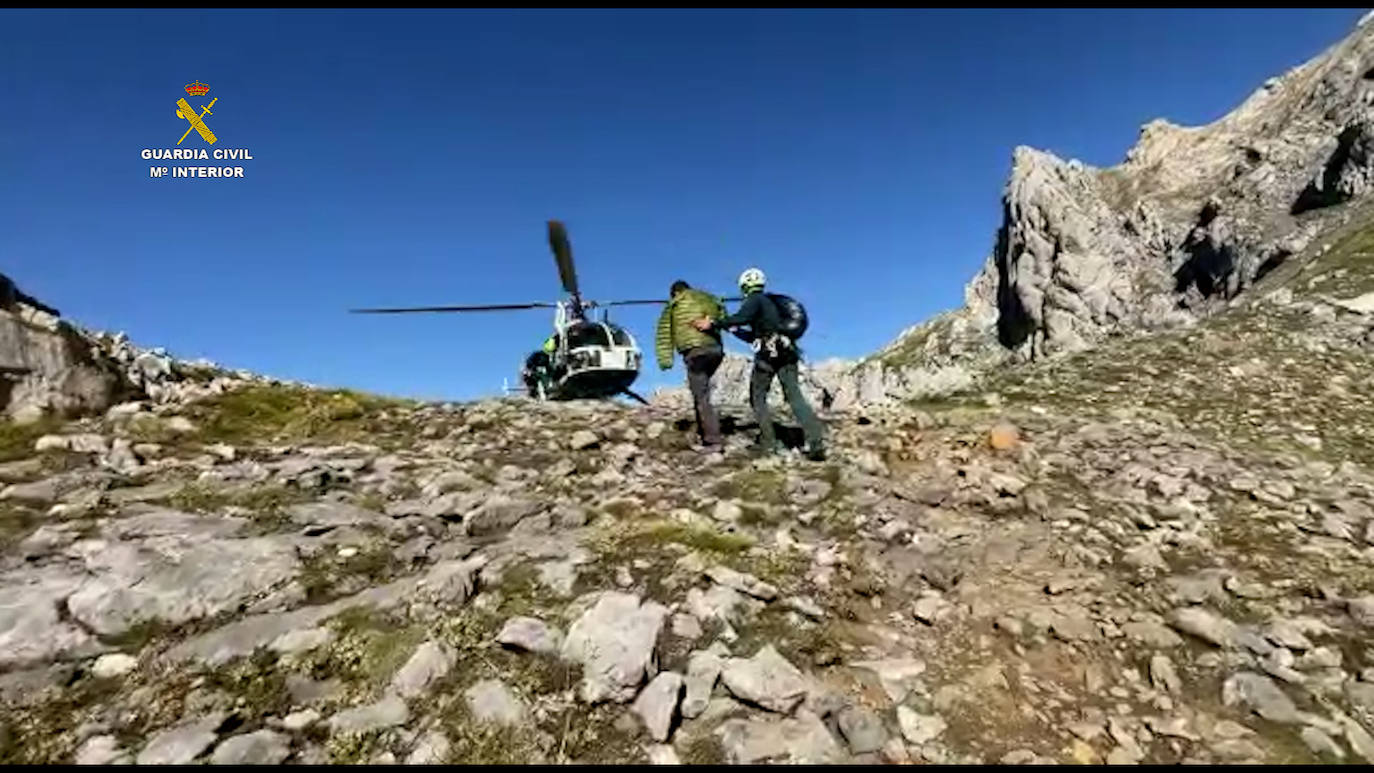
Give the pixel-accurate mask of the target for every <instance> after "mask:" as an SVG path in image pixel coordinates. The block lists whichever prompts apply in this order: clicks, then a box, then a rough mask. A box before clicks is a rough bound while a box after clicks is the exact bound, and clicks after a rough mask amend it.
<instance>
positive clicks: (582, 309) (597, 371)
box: [351, 220, 738, 405]
mask: <svg viewBox="0 0 1374 773" xmlns="http://www.w3.org/2000/svg"><path fill="white" fill-rule="evenodd" d="M548 233H549V248H550V249H551V250H552V251H553V256H554V262H555V264H556V265H557V267H558V277H559V280H560V281H561V283H562V285H563V291H564V292H565V293H567V294H568V297H566V298H564V299H562V300H558V301H552V302H535V303H508V304H498V305H486V306H423V307H413V308H389V309H352V310H351V311H352V312H353V313H355V314H402V313H411V312H468V311H517V310H526V309H553V310H554V316H553V330H554V334H553V339H554V342H555V346H554V349H553V351H552V352H551V353H550V352H546V351H544V350H538V351H535V352H533V353H531V354H530V355H529V356H528V357H526V358H525V363H524V367H523V368H522V369H521V371H520V379H521V381H522V382H523V383H524V388H525V392H526V394H527V395H528V396H529V397H532V398H534V399H536V400H540V401H545V400H575V399H609V398H612V397H617V396H621V395H624V396H627V397H630V398H632V399H634V400H637V401H638V402H640V403H644V404H646V405H647V404H648V401H646V400H645V399H644V398H643V397H641V396H639V395H637V394H635V393H634V392H633V391H631V389H630V387H631V386H632V385H633V384H634V382H635V380H636V379H637V378H639V368H640V365H641V364H642V363H643V353H642V352H641V351H640V349H639V344H638V343H637V342H636V341H635V337H634V336H633V335H632V334H631V333H630V331H628V330H626V329H625V328H623V327H621V326H620V325H617V324H614V323H612V322H611V321H610V311H609V309H608V308H606V307H609V306H636V305H654V304H658V305H662V304H665V303H667V300H662V299H642V300H622V301H593V300H586V299H584V298H583V297H582V293H581V290H580V289H579V287H578V284H577V270H576V268H575V267H574V265H573V255H572V244H571V242H570V241H569V240H568V231H567V228H566V227H565V226H564V225H563V223H562V222H560V221H558V220H549V221H548ZM726 300H738V299H726ZM596 309H600V310H601V319H600V321H597V320H596V319H594V318H592V317H591V316H590V315H589V312H592V311H594V310H596ZM517 391H518V390H517Z"/></svg>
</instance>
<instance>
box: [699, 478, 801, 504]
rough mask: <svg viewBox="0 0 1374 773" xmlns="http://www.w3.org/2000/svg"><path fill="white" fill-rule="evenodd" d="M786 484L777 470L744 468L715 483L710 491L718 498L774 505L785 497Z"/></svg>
mask: <svg viewBox="0 0 1374 773" xmlns="http://www.w3.org/2000/svg"><path fill="white" fill-rule="evenodd" d="M786 484H787V481H786V480H785V479H784V478H783V475H782V473H780V472H778V471H777V470H744V471H741V472H738V473H736V474H735V475H733V476H731V477H729V478H726V479H724V480H722V481H720V482H718V483H716V484H715V485H714V486H712V487H711V493H712V494H714V495H715V496H716V497H718V498H720V499H738V500H740V501H741V502H763V503H766V504H772V505H776V504H782V503H783V502H784V501H786V499H787V485H786Z"/></svg>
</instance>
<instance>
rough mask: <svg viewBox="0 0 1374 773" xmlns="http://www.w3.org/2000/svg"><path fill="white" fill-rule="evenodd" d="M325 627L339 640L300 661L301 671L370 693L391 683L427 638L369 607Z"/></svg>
mask: <svg viewBox="0 0 1374 773" xmlns="http://www.w3.org/2000/svg"><path fill="white" fill-rule="evenodd" d="M326 625H327V626H328V627H329V628H331V629H332V630H334V631H335V632H336V633H337V634H338V638H337V639H336V640H335V641H334V642H333V643H331V644H330V645H329V646H327V647H321V648H319V649H317V650H314V651H312V652H310V653H308V654H306V655H304V656H303V657H301V658H300V659H299V661H298V662H299V663H300V667H301V669H302V670H303V671H304V672H305V673H307V674H308V675H309V676H310V677H311V678H313V679H320V680H327V679H339V680H341V681H343V682H345V683H346V684H349V685H351V686H353V687H354V688H357V689H361V690H363V691H366V692H369V693H376V692H378V691H380V690H381V688H383V687H384V686H385V685H386V684H387V683H388V682H390V681H391V678H392V676H394V675H395V673H396V671H397V670H399V669H400V668H401V666H403V665H405V663H406V661H407V660H409V659H410V656H411V655H413V654H415V649H416V648H417V647H419V646H420V644H422V643H423V642H424V641H425V639H427V638H428V634H427V632H426V631H425V629H424V628H423V627H422V626H419V625H414V624H406V623H404V621H401V620H397V619H394V618H392V617H390V616H388V615H386V614H385V613H383V612H379V611H377V610H375V609H372V608H370V607H355V608H352V609H349V610H345V611H344V612H342V613H340V614H339V615H337V616H335V617H333V618H331V619H330V620H329V621H328V622H327V623H326Z"/></svg>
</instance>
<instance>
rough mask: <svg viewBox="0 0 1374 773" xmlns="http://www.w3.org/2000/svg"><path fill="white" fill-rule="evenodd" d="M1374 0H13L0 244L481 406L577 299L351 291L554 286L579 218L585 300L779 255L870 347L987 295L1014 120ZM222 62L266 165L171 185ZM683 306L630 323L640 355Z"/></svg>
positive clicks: (837, 327)
mask: <svg viewBox="0 0 1374 773" xmlns="http://www.w3.org/2000/svg"><path fill="white" fill-rule="evenodd" d="M1362 13H1363V11H1362V10H1357V9H1327V10H1320V9H1317V10H1190V9H1168V10H1122V11H1116V10H1112V11H1106V10H1099V11H1062V10H1061V11H1034V10H1025V11H1007V10H961V11H936V10H887V11H822V10H804V11H724V10H703V11H685V10H682V11H678V10H675V11H665V10H657V11H535V10H524V11H459V10H421V11H395V12H390V11H375V10H374V11H365V10H350V11H258V10H243V11H213V12H211V11H92V10H79V11H15V10H4V11H0V67H3V70H4V72H5V73H6V77H5V78H3V79H0V105H3V106H4V107H3V109H0V271H3V272H5V273H7V274H9V275H10V276H12V277H13V278H14V279H15V280H16V281H17V282H19V284H20V286H21V287H23V288H24V289H25V290H27V291H28V292H31V293H33V294H34V295H37V296H38V297H40V298H43V299H44V300H46V301H47V302H49V303H50V304H52V305H54V306H56V307H57V308H58V309H60V310H61V311H62V313H63V315H64V316H66V317H68V318H70V319H72V320H73V321H76V322H78V323H80V324H83V325H86V326H89V327H93V328H97V329H105V330H124V331H126V332H128V333H129V335H130V336H131V337H132V338H133V339H134V340H135V341H136V342H138V343H140V344H143V345H147V346H164V347H166V348H167V349H168V350H169V351H171V352H173V353H174V354H177V355H179V356H184V357H188V358H195V357H209V358H211V359H213V360H216V361H217V362H221V363H223V364H226V365H230V366H234V367H243V368H249V369H252V370H256V371H260V372H264V373H269V374H272V375H276V376H279V377H285V378H295V379H302V380H307V381H311V382H315V383H320V384H328V385H338V386H349V387H355V388H360V389H366V390H371V391H377V392H384V393H390V394H400V395H408V396H415V397H426V398H446V399H469V398H473V397H476V396H480V395H483V394H490V393H492V392H493V391H495V390H498V389H499V387H500V384H501V380H502V378H505V377H510V378H511V380H512V381H514V380H515V379H514V376H515V374H516V373H517V371H518V368H519V365H520V363H521V361H522V360H523V357H524V355H525V354H526V353H527V352H528V351H529V350H530V349H532V348H533V347H535V346H537V345H538V344H539V342H540V341H541V340H542V339H543V337H544V336H545V335H546V334H547V332H548V330H549V326H550V320H551V317H550V316H549V315H547V314H546V313H545V312H543V311H528V312H513V313H502V314H495V315H490V316H488V315H457V314H446V315H405V316H400V315H398V316H365V315H349V314H347V313H345V310H346V309H349V308H353V307H358V306H383V305H431V304H464V303H505V302H523V301H536V300H554V299H556V298H557V297H559V295H560V288H559V286H558V279H557V273H556V271H555V268H554V264H553V260H552V257H551V256H550V254H549V250H548V247H547V242H546V236H545V230H544V222H545V221H546V220H547V219H550V218H559V219H562V220H563V221H565V222H566V223H567V224H568V228H569V231H570V233H571V236H572V243H573V248H574V252H575V255H576V257H577V260H578V269H579V274H580V277H581V282H582V285H583V291H584V293H585V294H586V295H588V296H590V297H593V298H603V299H610V298H617V297H646V296H648V297H654V296H661V295H663V294H665V293H666V289H667V286H668V285H669V284H670V283H671V282H672V281H673V280H674V279H677V278H679V277H680V278H684V279H687V280H688V281H689V282H692V283H693V284H696V285H698V286H704V287H707V288H710V289H713V290H716V291H718V292H722V293H725V292H729V291H731V290H732V289H733V288H732V285H733V282H734V279H735V277H736V276H737V275H738V274H739V272H740V271H741V270H743V269H744V268H745V267H747V266H750V265H757V266H759V267H761V268H763V269H764V270H765V271H766V272H767V273H768V275H769V277H770V279H771V284H772V285H773V287H774V288H775V289H777V290H778V291H781V292H787V293H790V294H793V295H795V296H797V297H798V298H800V299H801V300H802V301H803V302H804V303H805V304H806V305H807V308H808V311H809V312H810V314H811V317H812V326H811V330H810V332H808V334H807V338H806V340H805V343H806V344H807V351H808V354H809V355H810V356H811V357H812V358H813V359H823V358H827V357H832V356H840V357H856V356H861V355H863V354H866V353H868V352H871V351H873V350H874V349H877V348H878V347H880V346H882V345H883V344H885V343H887V342H888V341H889V340H891V339H892V338H893V337H894V336H895V335H896V334H897V333H898V332H899V331H900V330H902V329H903V328H905V327H907V326H909V325H911V324H913V323H915V322H918V321H921V320H923V319H926V318H928V317H930V316H931V315H933V314H935V313H937V312H939V311H941V310H944V309H947V308H951V307H954V306H957V305H958V304H959V303H960V302H961V300H962V291H963V286H964V284H965V283H966V282H967V281H968V279H969V278H970V277H971V276H972V275H973V274H974V273H975V272H976V271H977V270H978V268H979V266H980V265H981V264H982V262H983V261H984V260H985V258H986V256H987V255H988V253H989V251H990V250H991V247H992V245H993V239H994V232H995V229H996V228H997V225H998V222H999V217H1000V196H1001V192H1002V186H1003V183H1004V182H1005V179H1006V176H1007V173H1008V171H1009V164H1010V158H1011V152H1012V149H1013V148H1014V147H1015V146H1016V145H1020V144H1025V145H1031V146H1034V147H1039V148H1043V149H1047V150H1050V151H1052V152H1054V153H1057V154H1059V155H1061V156H1064V157H1072V158H1078V159H1081V160H1082V161H1084V162H1086V163H1089V164H1094V165H1101V166H1107V165H1112V164H1115V163H1118V162H1119V161H1120V160H1121V159H1122V158H1123V156H1124V154H1125V152H1126V150H1127V149H1128V148H1129V147H1130V146H1131V145H1132V144H1133V143H1134V142H1135V139H1136V137H1137V135H1138V132H1139V129H1140V127H1141V125H1143V124H1144V123H1146V122H1147V121H1149V120H1151V119H1153V118H1156V117H1165V118H1168V119H1169V120H1171V121H1174V122H1176V123H1182V124H1200V123H1206V122H1209V121H1212V120H1215V119H1216V118H1218V117H1220V116H1221V115H1223V114H1224V113H1225V112H1226V111H1228V110H1230V109H1231V108H1232V107H1234V106H1235V105H1237V104H1239V103H1240V102H1241V101H1242V100H1243V99H1244V98H1245V97H1246V96H1247V95H1249V94H1250V93H1251V92H1252V91H1253V90H1254V89H1256V88H1257V87H1259V85H1260V84H1261V83H1262V82H1263V81H1264V79H1266V78H1268V77H1270V76H1272V75H1278V74H1281V73H1282V72H1284V71H1286V70H1288V69H1289V68H1291V67H1294V66H1296V65H1298V64H1301V63H1302V62H1304V61H1306V60H1307V59H1309V58H1311V57H1312V56H1315V55H1317V54H1318V53H1320V52H1321V51H1322V50H1323V49H1325V48H1326V47H1327V46H1329V45H1331V44H1333V43H1335V42H1336V41H1337V40H1339V39H1340V38H1342V37H1344V36H1345V35H1347V34H1348V33H1349V32H1350V30H1351V29H1352V28H1353V26H1354V24H1355V21H1356V20H1357V19H1358V18H1359V17H1360V15H1361V14H1362ZM195 80H200V81H202V82H204V83H207V84H209V85H210V89H211V90H210V93H209V94H207V95H206V96H205V97H204V98H203V99H202V98H198V97H187V99H188V101H190V102H191V103H192V104H193V105H194V106H196V107H199V106H201V105H204V104H208V103H209V100H210V99H212V98H216V97H218V102H216V104H215V106H214V107H213V108H212V111H213V115H211V116H207V117H206V119H205V120H206V123H207V124H209V126H210V127H211V129H212V130H214V131H215V132H216V134H217V135H218V136H219V137H220V141H219V142H218V143H217V144H216V145H215V146H213V147H214V148H248V149H249V151H250V152H251V154H252V156H253V158H252V160H250V161H243V162H220V163H229V164H232V163H240V164H241V165H242V166H243V167H244V168H245V177H244V178H243V179H235V180H219V179H152V178H150V177H149V172H148V168H149V167H150V166H154V165H158V166H161V165H168V166H170V165H175V164H178V163H180V164H191V162H172V163H170V164H169V163H167V162H161V163H156V164H155V163H154V162H152V161H145V160H143V159H142V158H141V157H140V153H141V151H142V150H143V149H144V148H166V147H175V146H176V141H177V139H178V138H179V137H180V135H181V132H182V131H184V130H185V128H186V124H185V122H184V121H182V120H181V119H179V118H177V117H176V116H175V115H174V104H175V101H176V99H177V98H178V97H186V93H185V91H184V90H183V86H184V85H185V84H187V83H190V82H192V81H195ZM181 147H183V148H193V149H194V148H207V147H208V146H206V144H205V143H204V141H203V140H201V139H200V138H199V137H198V136H197V135H196V134H195V133H192V134H191V135H190V136H189V137H188V138H187V139H186V141H185V142H183V143H182V145H181ZM211 149H213V148H211ZM214 163H216V162H214V161H210V162H198V164H214ZM656 313H657V311H656V310H651V309H641V308H632V309H627V310H621V311H620V312H619V313H618V314H617V315H616V319H617V320H618V321H620V322H622V323H623V324H626V325H627V326H628V327H629V328H630V329H631V331H632V332H633V333H635V335H636V336H637V337H638V338H639V339H640V343H641V345H642V346H644V347H645V348H646V354H647V353H650V352H651V350H652V345H653V341H652V332H653V323H654V320H655V316H656ZM735 348H736V350H737V351H743V348H742V347H740V346H736V347H735ZM681 379H682V371H681V366H680V365H675V366H674V369H673V371H671V372H669V373H668V374H660V373H659V372H658V370H657V368H656V367H655V366H653V365H652V363H649V364H648V365H647V367H646V368H645V370H644V372H643V375H642V376H641V378H640V381H639V382H638V384H637V387H638V388H639V389H641V390H642V391H644V392H647V391H649V390H651V389H652V388H653V387H655V386H658V385H662V384H670V383H671V384H676V383H680V382H681Z"/></svg>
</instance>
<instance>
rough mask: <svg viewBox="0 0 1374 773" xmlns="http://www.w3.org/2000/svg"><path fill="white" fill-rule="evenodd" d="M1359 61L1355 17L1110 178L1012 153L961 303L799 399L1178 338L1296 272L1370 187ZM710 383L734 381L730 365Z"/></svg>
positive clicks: (1156, 124) (901, 394)
mask: <svg viewBox="0 0 1374 773" xmlns="http://www.w3.org/2000/svg"><path fill="white" fill-rule="evenodd" d="M1371 48H1374V26H1371V25H1368V24H1367V23H1366V22H1365V21H1364V20H1362V21H1361V23H1360V24H1359V25H1357V28H1356V29H1355V30H1354V31H1352V33H1351V34H1350V35H1349V36H1348V37H1347V38H1346V39H1344V40H1342V41H1340V42H1339V43H1337V44H1335V45H1333V46H1331V47H1330V48H1329V49H1327V50H1326V51H1324V52H1322V53H1321V54H1319V55H1318V56H1316V57H1314V58H1313V59H1312V60H1310V61H1308V62H1307V63H1305V64H1303V65H1301V66H1299V67H1295V68H1293V69H1292V70H1290V71H1289V72H1287V73H1284V74H1283V75H1281V76H1278V77H1274V78H1270V79H1269V80H1268V81H1266V82H1265V83H1264V85H1263V86H1262V87H1260V88H1259V89H1258V90H1256V91H1255V92H1254V93H1253V94H1251V95H1250V97H1249V98H1247V99H1246V100H1245V101H1244V102H1243V103H1242V104H1240V105H1239V106H1238V107H1237V108H1236V109H1234V110H1233V111H1231V112H1230V113H1228V114H1227V115H1225V116H1224V117H1222V118H1221V119H1219V120H1217V121H1215V122H1213V123H1212V124H1209V125H1206V126H1200V127H1182V126H1177V125H1174V124H1172V123H1170V122H1168V121H1165V120H1156V121H1152V122H1150V123H1148V124H1146V125H1145V126H1144V127H1143V128H1142V130H1141V135H1140V139H1139V141H1138V142H1137V144H1136V146H1135V147H1134V148H1132V149H1131V150H1130V151H1129V152H1128V154H1127V156H1126V158H1125V160H1124V161H1123V162H1122V163H1121V164H1120V165H1118V166H1116V167H1112V168H1108V169H1096V168H1093V167H1090V166H1087V165H1085V164H1082V163H1081V162H1078V161H1074V160H1069V161H1065V160H1063V159H1060V158H1058V157H1056V156H1054V155H1053V154H1051V153H1046V152H1044V151H1039V150H1035V149H1032V148H1028V147H1018V148H1016V149H1015V151H1014V153H1013V155H1012V165H1011V175H1010V178H1009V180H1008V182H1007V185H1006V188H1005V190H1004V192H1003V198H1002V206H1003V223H1002V226H1001V227H1000V228H999V230H998V233H997V235H996V240H995V245H994V249H993V251H992V254H991V255H990V256H989V257H988V259H987V261H986V262H985V264H984V266H983V268H982V269H981V270H980V271H979V272H978V273H977V275H976V276H975V277H974V278H973V279H972V280H971V281H970V282H969V284H968V285H967V287H966V288H965V292H964V297H965V302H964V305H963V306H962V307H961V308H959V309H955V310H952V311H949V312H945V313H943V314H940V315H938V316H936V317H935V318H933V319H931V320H928V321H926V322H923V323H920V324H918V325H915V326H913V327H912V328H910V329H908V330H905V331H903V332H902V333H901V334H899V335H898V336H897V337H896V338H895V339H894V340H893V342H892V343H891V344H889V345H887V346H886V347H884V348H883V349H882V350H880V351H879V352H876V353H875V354H874V355H872V356H870V357H866V358H863V359H861V360H860V361H858V362H853V363H847V364H845V365H837V364H834V363H831V364H829V365H827V366H826V367H823V368H817V369H814V370H813V372H812V373H811V375H810V377H809V379H808V380H809V382H810V384H809V392H810V394H811V396H812V397H813V399H820V396H821V394H822V392H823V391H824V392H829V393H830V394H831V395H832V396H833V397H834V399H835V401H836V402H837V403H838V404H839V405H844V406H850V405H857V404H864V405H875V404H878V403H881V402H888V401H893V400H904V399H914V398H921V397H928V396H932V395H941V394H948V393H949V392H951V391H955V390H959V389H965V388H969V387H971V386H973V385H974V384H976V383H977V382H978V381H979V379H980V378H981V377H982V376H983V375H985V374H987V373H990V372H995V371H998V370H1000V369H1002V368H1006V367H1011V366H1014V365H1015V364H1016V363H1021V362H1027V361H1030V360H1034V359H1037V358H1044V357H1047V356H1055V355H1058V354H1065V353H1072V352H1075V351H1081V350H1083V349H1087V348H1091V347H1092V346H1095V345H1097V344H1099V343H1101V342H1103V341H1105V340H1107V339H1108V338H1110V337H1112V336H1116V335H1123V334H1129V333H1130V332H1132V331H1137V330H1160V329H1169V328H1174V327H1179V326H1188V325H1191V324H1195V323H1196V322H1197V321H1198V320H1199V319H1202V318H1205V317H1207V316H1208V315H1210V314H1213V313H1215V312H1216V311H1218V310H1219V309H1222V308H1225V306H1226V304H1227V303H1228V302H1229V301H1230V300H1232V299H1234V298H1236V297H1237V296H1238V295H1240V294H1241V293H1243V292H1245V291H1246V290H1247V289H1249V288H1250V287H1252V286H1253V285H1254V284H1255V283H1256V282H1258V281H1261V280H1262V279H1263V278H1264V277H1265V276H1266V275H1268V274H1269V273H1270V272H1272V271H1273V270H1274V269H1275V268H1276V267H1277V266H1279V265H1282V264H1283V263H1284V262H1285V261H1287V260H1297V259H1309V258H1310V257H1311V254H1312V253H1313V252H1315V251H1319V250H1320V249H1321V248H1322V247H1323V245H1322V244H1314V243H1313V242H1314V239H1316V237H1317V236H1318V235H1319V234H1322V233H1325V232H1329V231H1330V230H1332V229H1333V228H1335V227H1337V226H1338V225H1339V224H1340V223H1341V222H1342V221H1343V220H1344V219H1345V218H1347V217H1348V215H1349V213H1348V210H1347V209H1346V208H1344V207H1339V206H1336V205H1339V204H1345V203H1347V202H1351V201H1353V200H1356V199H1360V198H1361V197H1363V196H1364V195H1365V194H1366V193H1367V192H1368V189H1369V186H1370V180H1371V179H1374V155H1371V154H1370V151H1369V149H1368V148H1369V143H1370V142H1371V139H1370V134H1369V133H1370V132H1371V131H1374V113H1372V112H1371V106H1372V105H1374V76H1371V74H1370V73H1371V70H1370V68H1371V65H1374V62H1372V61H1371ZM1325 246H1329V245H1325ZM727 373H728V374H729V376H730V383H731V384H734V383H735V381H736V380H737V379H738V378H739V377H740V376H741V374H743V378H744V380H745V381H746V382H747V366H743V365H739V364H736V365H734V366H732V367H731V368H730V369H728V370H727ZM746 391H747V388H746ZM742 395H743V393H742V392H741V388H740V387H738V386H728V387H723V388H721V391H720V397H721V399H725V400H730V401H737V400H738V399H739V398H740V397H741V396H742ZM777 396H780V394H779V395H777Z"/></svg>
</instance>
